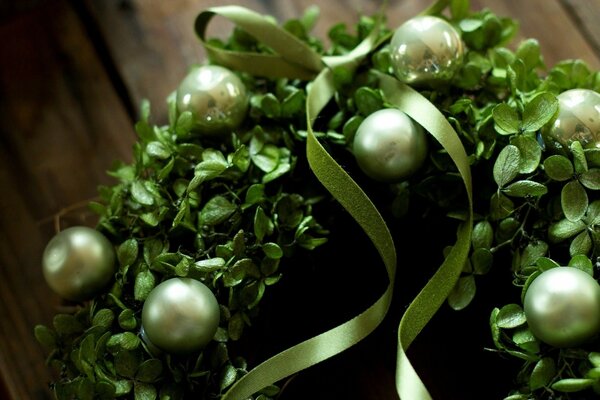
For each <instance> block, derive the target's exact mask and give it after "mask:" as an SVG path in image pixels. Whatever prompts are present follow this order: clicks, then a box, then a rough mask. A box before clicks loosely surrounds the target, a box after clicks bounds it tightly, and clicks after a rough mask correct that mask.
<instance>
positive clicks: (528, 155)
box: [510, 135, 542, 174]
mask: <svg viewBox="0 0 600 400" xmlns="http://www.w3.org/2000/svg"><path fill="white" fill-rule="evenodd" d="M510 143H511V144H512V145H515V146H517V148H518V149H519V153H520V154H521V163H520V165H519V173H521V174H530V173H532V172H534V171H535V170H536V169H537V167H538V165H539V164H540V160H541V158H542V148H541V147H540V144H539V143H538V142H537V140H535V139H534V138H533V137H531V136H528V135H519V136H514V137H513V138H511V141H510Z"/></svg>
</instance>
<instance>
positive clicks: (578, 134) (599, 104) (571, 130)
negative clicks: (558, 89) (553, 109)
mask: <svg viewBox="0 0 600 400" xmlns="http://www.w3.org/2000/svg"><path fill="white" fill-rule="evenodd" d="M557 99H558V115H557V116H556V118H555V119H554V121H553V122H552V123H551V125H550V127H549V128H548V129H546V130H545V131H544V132H543V137H544V142H545V143H546V146H548V147H549V149H550V150H553V151H558V152H564V151H566V150H568V149H569V148H570V146H571V143H573V142H574V141H579V142H580V143H581V145H582V146H583V147H584V148H600V94H598V93H597V92H595V91H593V90H589V89H571V90H567V91H565V92H562V93H561V94H559V95H558V96H557Z"/></svg>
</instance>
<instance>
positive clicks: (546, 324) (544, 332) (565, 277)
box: [524, 267, 600, 347]
mask: <svg viewBox="0 0 600 400" xmlns="http://www.w3.org/2000/svg"><path fill="white" fill-rule="evenodd" d="M524 310H525V315H526V317H527V323H528V324H529V328H530V329H531V331H532V332H533V334H534V335H535V336H536V337H537V338H538V339H540V340H542V341H543V342H546V343H548V344H549V345H552V346H554V347H572V346H577V345H579V344H581V343H583V342H585V341H586V340H588V339H590V338H591V337H593V336H594V335H596V334H597V333H598V332H600V285H598V282H596V280H595V279H594V278H593V277H591V276H590V275H588V274H587V273H585V272H583V271H581V270H579V269H577V268H573V267H557V268H552V269H549V270H547V271H544V272H543V273H542V274H540V275H539V276H538V277H537V278H535V279H534V281H533V282H532V283H531V285H530V286H529V288H528V289H527V292H526V294H525V300H524Z"/></svg>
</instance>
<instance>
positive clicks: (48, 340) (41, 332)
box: [33, 325, 56, 350]
mask: <svg viewBox="0 0 600 400" xmlns="http://www.w3.org/2000/svg"><path fill="white" fill-rule="evenodd" d="M33 332H34V335H35V338H36V340H37V341H38V342H39V343H40V344H41V345H42V346H44V347H45V348H46V350H52V349H54V348H55V347H56V334H55V333H54V332H53V331H52V330H51V329H50V328H48V327H46V326H44V325H36V326H35V328H34V330H33Z"/></svg>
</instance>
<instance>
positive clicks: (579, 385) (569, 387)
mask: <svg viewBox="0 0 600 400" xmlns="http://www.w3.org/2000/svg"><path fill="white" fill-rule="evenodd" d="M593 383H594V380H593V379H581V378H567V379H561V380H560V381H557V382H554V383H553V384H552V389H553V390H556V391H557V392H563V393H574V392H581V391H582V390H585V389H587V388H589V387H591V386H592V384H593Z"/></svg>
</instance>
